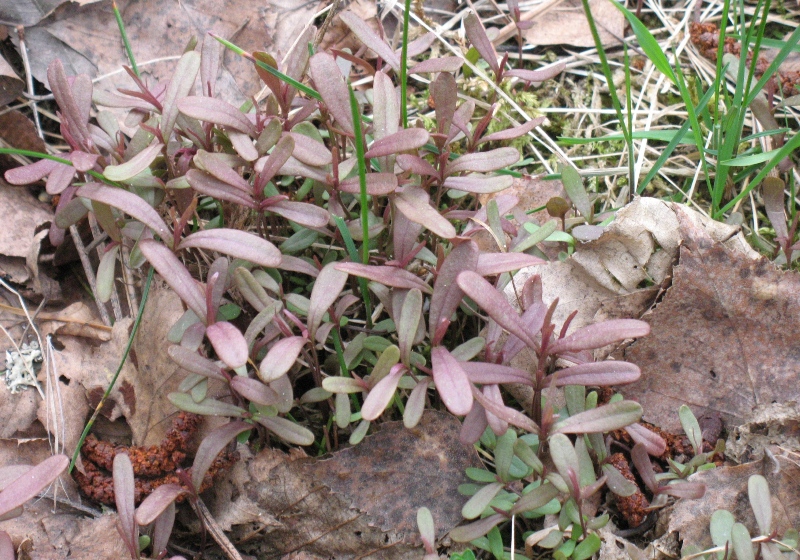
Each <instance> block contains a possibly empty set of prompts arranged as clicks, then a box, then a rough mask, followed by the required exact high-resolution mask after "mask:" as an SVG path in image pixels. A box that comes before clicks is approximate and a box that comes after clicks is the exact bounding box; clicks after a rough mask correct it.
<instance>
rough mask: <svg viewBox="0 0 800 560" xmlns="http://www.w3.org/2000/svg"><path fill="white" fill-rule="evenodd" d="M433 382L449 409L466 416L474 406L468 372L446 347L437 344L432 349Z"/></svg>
mask: <svg viewBox="0 0 800 560" xmlns="http://www.w3.org/2000/svg"><path fill="white" fill-rule="evenodd" d="M431 363H432V364H433V365H432V369H433V382H434V384H435V385H436V390H437V391H438V392H439V396H440V397H441V398H442V401H443V402H444V405H445V406H446V407H447V410H449V411H450V412H452V413H453V414H455V415H458V416H464V415H465V414H467V413H468V412H469V411H470V409H471V408H472V402H473V398H472V384H471V383H470V382H469V379H468V378H467V374H466V372H465V371H464V369H463V368H462V367H461V364H460V363H459V362H458V360H456V359H455V358H454V357H453V356H452V354H450V352H448V351H447V349H446V348H444V347H442V346H437V347H435V348H434V349H433V350H431Z"/></svg>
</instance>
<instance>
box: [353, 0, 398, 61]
mask: <svg viewBox="0 0 800 560" xmlns="http://www.w3.org/2000/svg"><path fill="white" fill-rule="evenodd" d="M339 18H340V19H341V20H342V21H343V22H344V24H345V25H346V26H347V27H349V28H350V31H352V32H353V35H355V36H356V37H358V39H359V40H360V41H361V42H362V43H364V45H366V46H367V47H369V48H370V49H372V50H373V51H375V54H377V55H378V56H379V57H381V58H382V59H383V60H384V61H385V62H386V63H387V64H388V65H389V66H391V67H392V68H393V69H394V70H395V71H396V72H399V71H400V59H399V58H398V57H397V55H396V54H395V53H394V51H393V50H392V48H391V47H390V46H389V45H387V44H386V41H384V40H383V39H381V38H380V37H379V36H378V34H377V33H375V32H374V31H373V30H372V28H371V27H370V26H369V25H367V23H366V22H365V21H364V20H363V19H361V18H360V17H359V16H358V15H356V14H355V13H354V12H351V11H344V12H342V13H341V14H339Z"/></svg>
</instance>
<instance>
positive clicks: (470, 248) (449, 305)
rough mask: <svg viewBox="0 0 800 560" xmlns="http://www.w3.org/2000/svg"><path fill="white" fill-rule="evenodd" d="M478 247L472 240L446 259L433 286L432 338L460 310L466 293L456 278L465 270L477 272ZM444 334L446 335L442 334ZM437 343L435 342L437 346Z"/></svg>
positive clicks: (431, 305)
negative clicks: (440, 325) (459, 307)
mask: <svg viewBox="0 0 800 560" xmlns="http://www.w3.org/2000/svg"><path fill="white" fill-rule="evenodd" d="M479 258H480V257H479V250H478V245H477V244H476V243H475V242H474V241H472V240H470V241H467V242H465V243H461V244H459V245H456V246H455V247H453V249H452V250H451V251H450V253H449V254H448V255H447V257H445V259H444V262H442V266H441V267H440V268H439V272H438V274H437V275H436V281H435V282H434V284H433V295H432V296H431V304H430V311H429V315H428V329H429V331H430V338H431V340H433V339H434V338H435V337H436V333H437V329H438V328H439V324H440V323H441V322H442V321H443V320H450V317H451V316H452V315H453V313H455V311H456V309H458V306H459V304H460V303H461V300H462V299H463V298H464V292H462V291H461V288H459V287H458V283H456V278H457V277H458V274H459V273H460V272H463V271H464V270H473V271H474V270H475V269H476V268H477V266H478V262H479ZM442 334H444V333H442ZM436 343H437V341H434V344H436Z"/></svg>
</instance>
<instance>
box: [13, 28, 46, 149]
mask: <svg viewBox="0 0 800 560" xmlns="http://www.w3.org/2000/svg"><path fill="white" fill-rule="evenodd" d="M16 30H17V36H19V54H20V56H21V57H22V66H23V68H25V85H26V87H27V88H28V96H29V99H30V100H31V101H30V104H31V109H32V110H33V122H34V124H36V133H37V134H38V135H39V138H41V139H42V140H44V133H43V132H42V123H41V122H40V121H39V107H38V106H37V104H36V100H35V95H34V93H33V74H31V65H30V61H29V60H28V47H27V46H26V45H25V28H24V27H22V26H21V25H18V26H17V27H16Z"/></svg>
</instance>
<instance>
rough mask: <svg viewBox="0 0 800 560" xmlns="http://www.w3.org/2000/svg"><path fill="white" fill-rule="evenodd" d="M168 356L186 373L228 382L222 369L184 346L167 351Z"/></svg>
mask: <svg viewBox="0 0 800 560" xmlns="http://www.w3.org/2000/svg"><path fill="white" fill-rule="evenodd" d="M167 354H169V357H170V358H171V359H172V361H174V362H175V363H176V364H178V365H179V366H181V367H182V368H183V369H185V370H186V371H189V372H191V373H196V374H197V375H202V376H204V377H212V378H214V379H220V380H223V381H225V380H227V378H226V377H225V376H224V375H222V371H221V369H220V367H219V366H218V365H217V364H215V363H214V362H212V361H211V360H209V359H208V358H204V357H203V356H201V355H200V354H198V353H197V352H196V351H195V350H190V349H189V348H184V347H183V346H178V345H172V346H170V347H169V348H168V349H167Z"/></svg>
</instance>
